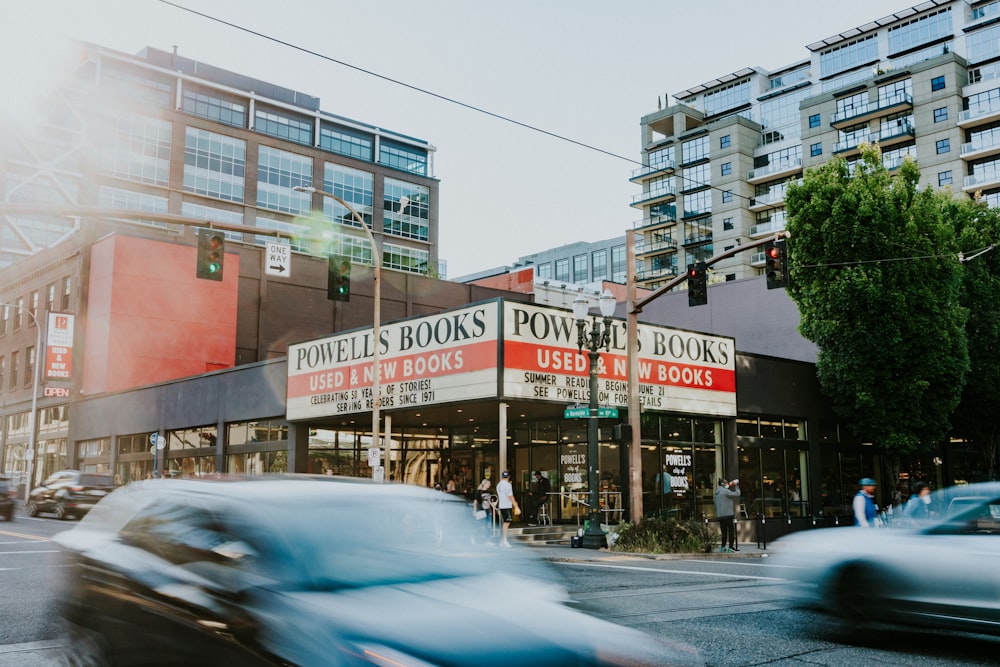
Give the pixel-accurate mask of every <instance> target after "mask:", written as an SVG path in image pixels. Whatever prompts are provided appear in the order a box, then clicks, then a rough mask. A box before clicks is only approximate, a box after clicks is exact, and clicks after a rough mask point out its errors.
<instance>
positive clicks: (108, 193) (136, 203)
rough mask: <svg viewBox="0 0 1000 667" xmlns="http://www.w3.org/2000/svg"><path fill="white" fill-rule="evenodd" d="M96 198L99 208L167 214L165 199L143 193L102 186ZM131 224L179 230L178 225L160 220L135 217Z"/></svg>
mask: <svg viewBox="0 0 1000 667" xmlns="http://www.w3.org/2000/svg"><path fill="white" fill-rule="evenodd" d="M98 197H99V199H98V200H99V201H100V202H101V206H105V207H107V208H127V209H131V210H133V211H136V212H137V213H139V212H141V211H146V212H148V213H166V212H167V206H168V201H167V198H166V197H157V196H156V195H151V194H147V193H145V192H133V191H132V190H124V189H122V188H110V187H107V186H102V187H101V190H100V193H99V195H98ZM132 222H134V223H136V224H140V225H149V226H151V227H161V228H163V229H174V230H177V231H180V229H181V227H180V226H179V225H175V224H172V223H166V222H163V221H162V220H148V219H142V218H141V217H136V218H133V219H132Z"/></svg>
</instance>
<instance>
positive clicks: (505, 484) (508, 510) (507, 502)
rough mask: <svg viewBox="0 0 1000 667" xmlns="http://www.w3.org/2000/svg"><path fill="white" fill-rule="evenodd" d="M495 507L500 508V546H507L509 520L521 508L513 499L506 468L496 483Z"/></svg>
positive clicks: (519, 511) (508, 544) (512, 490)
mask: <svg viewBox="0 0 1000 667" xmlns="http://www.w3.org/2000/svg"><path fill="white" fill-rule="evenodd" d="M497 507H498V508H499V509H500V521H502V522H503V528H502V539H501V540H500V546H503V547H509V546H510V542H508V541H507V532H508V530H509V529H510V522H511V521H513V520H514V515H515V514H520V513H521V508H520V507H518V505H517V500H515V499H514V487H513V486H511V484H510V473H509V472H507V471H506V470H504V471H503V472H502V473H500V483H499V484H497Z"/></svg>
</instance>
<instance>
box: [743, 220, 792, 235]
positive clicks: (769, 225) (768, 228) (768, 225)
mask: <svg viewBox="0 0 1000 667" xmlns="http://www.w3.org/2000/svg"><path fill="white" fill-rule="evenodd" d="M784 229H785V220H783V219H782V220H772V221H770V222H765V223H763V224H760V225H753V226H751V227H750V236H764V235H765V234H773V233H775V232H780V231H783V230H784Z"/></svg>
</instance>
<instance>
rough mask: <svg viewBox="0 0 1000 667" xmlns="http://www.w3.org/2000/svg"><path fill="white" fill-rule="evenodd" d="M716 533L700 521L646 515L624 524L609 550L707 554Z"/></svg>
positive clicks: (711, 547) (712, 545) (710, 549)
mask: <svg viewBox="0 0 1000 667" xmlns="http://www.w3.org/2000/svg"><path fill="white" fill-rule="evenodd" d="M715 541H716V540H715V536H714V535H713V534H712V533H711V531H709V529H708V527H707V526H706V525H705V524H704V523H703V522H701V521H697V520H693V519H689V520H687V521H678V520H677V519H658V518H645V519H643V520H642V521H640V522H639V523H636V524H633V523H623V524H622V525H621V526H619V528H618V537H617V539H616V540H615V543H614V546H613V547H612V551H627V552H631V553H653V554H669V553H709V552H711V551H712V549H713V548H714V547H715Z"/></svg>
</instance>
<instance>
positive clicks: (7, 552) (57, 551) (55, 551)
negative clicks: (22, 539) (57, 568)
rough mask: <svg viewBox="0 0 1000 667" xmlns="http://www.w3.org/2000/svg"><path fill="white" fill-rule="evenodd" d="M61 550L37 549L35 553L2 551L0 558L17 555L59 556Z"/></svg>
mask: <svg viewBox="0 0 1000 667" xmlns="http://www.w3.org/2000/svg"><path fill="white" fill-rule="evenodd" d="M57 553H59V549H35V550H34V551H0V556H6V555H11V554H13V555H17V554H57Z"/></svg>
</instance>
